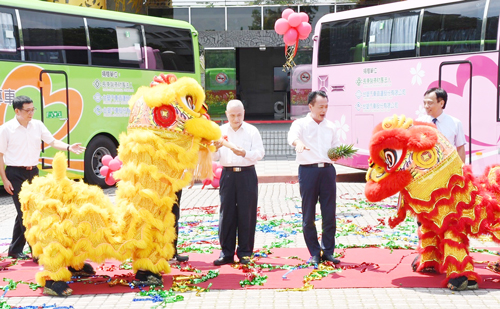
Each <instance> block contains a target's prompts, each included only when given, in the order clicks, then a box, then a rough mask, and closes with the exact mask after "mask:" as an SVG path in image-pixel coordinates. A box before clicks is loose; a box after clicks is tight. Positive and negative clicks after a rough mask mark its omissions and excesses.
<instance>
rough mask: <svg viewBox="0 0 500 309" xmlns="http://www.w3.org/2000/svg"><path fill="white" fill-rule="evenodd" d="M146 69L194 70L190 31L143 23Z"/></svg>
mask: <svg viewBox="0 0 500 309" xmlns="http://www.w3.org/2000/svg"><path fill="white" fill-rule="evenodd" d="M144 31H145V32H146V49H147V50H148V51H150V50H151V51H152V52H153V54H154V55H153V57H150V56H149V54H148V62H149V63H148V69H150V70H166V71H180V72H194V52H193V39H192V37H191V31H190V30H188V29H179V28H170V27H160V26H152V25H144Z"/></svg>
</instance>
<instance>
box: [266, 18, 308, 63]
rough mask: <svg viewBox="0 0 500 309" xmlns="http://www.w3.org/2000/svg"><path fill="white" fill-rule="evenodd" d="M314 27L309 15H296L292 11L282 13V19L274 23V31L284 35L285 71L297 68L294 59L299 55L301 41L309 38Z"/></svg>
mask: <svg viewBox="0 0 500 309" xmlns="http://www.w3.org/2000/svg"><path fill="white" fill-rule="evenodd" d="M311 30H312V27H311V24H309V15H307V14H306V13H304V12H300V13H296V12H295V11H294V10H292V9H286V10H284V11H283V12H282V13H281V18H280V19H278V20H276V22H275V23H274V31H276V33H277V34H279V35H283V41H284V42H285V57H286V62H285V64H284V65H283V71H285V70H290V69H291V68H292V67H294V66H295V62H294V61H293V58H294V57H295V55H296V54H297V48H298V45H299V40H305V39H307V38H308V37H309V34H310V33H311Z"/></svg>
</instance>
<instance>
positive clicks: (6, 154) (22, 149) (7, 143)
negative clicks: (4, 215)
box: [0, 96, 85, 260]
mask: <svg viewBox="0 0 500 309" xmlns="http://www.w3.org/2000/svg"><path fill="white" fill-rule="evenodd" d="M12 107H13V108H14V112H15V113H16V116H15V117H14V118H13V119H11V120H9V121H7V122H6V123H4V124H3V125H2V126H1V127H0V176H1V177H2V181H3V187H4V189H5V191H7V193H9V194H10V195H12V198H13V200H14V205H15V207H16V210H17V217H16V221H15V223H14V231H13V233H12V242H11V244H10V246H9V253H8V254H9V256H11V257H13V258H15V259H23V260H26V259H28V258H29V257H28V256H27V255H26V254H24V253H23V249H24V245H25V244H26V238H25V237H24V232H25V231H26V228H25V227H24V225H23V212H22V210H21V203H20V202H19V192H20V191H21V185H22V184H23V182H25V181H26V180H28V181H31V180H32V179H33V178H34V177H35V176H37V175H38V167H37V165H38V160H39V159H40V151H41V150H42V149H41V141H42V140H43V141H44V142H45V143H47V144H49V145H50V146H51V147H53V148H55V149H57V150H61V151H71V152H73V153H75V154H80V153H82V152H83V151H84V150H85V147H82V146H81V144H80V143H76V144H72V145H68V144H66V143H65V142H62V141H59V140H56V139H55V138H54V137H53V136H52V134H51V133H50V132H49V130H48V129H47V127H46V126H45V125H44V124H43V122H41V121H40V120H36V119H33V115H34V114H35V111H36V108H35V106H34V105H33V100H31V99H30V98H29V97H27V96H18V97H16V98H14V100H13V102H12ZM5 166H7V167H5Z"/></svg>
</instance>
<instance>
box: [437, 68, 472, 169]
mask: <svg viewBox="0 0 500 309" xmlns="http://www.w3.org/2000/svg"><path fill="white" fill-rule="evenodd" d="M452 66H454V67H453V70H452V71H453V72H456V70H458V66H460V70H464V68H467V69H468V73H469V97H468V98H464V99H466V100H468V104H467V108H468V115H469V118H468V119H460V120H461V121H462V123H463V124H468V128H469V131H468V132H466V127H465V126H464V131H465V132H464V133H465V135H468V136H469V141H468V144H469V145H468V149H467V148H466V149H465V151H466V153H467V151H469V155H468V156H467V155H466V156H465V163H468V164H472V143H471V142H470V141H471V140H472V62H470V61H468V60H459V61H444V62H442V63H441V64H440V65H439V87H441V84H442V78H443V68H444V67H452ZM462 73H464V72H462ZM453 74H456V73H453ZM444 80H445V81H446V80H447V79H446V78H445V79H444ZM450 80H451V79H450ZM445 90H446V89H445ZM446 107H447V109H446V110H453V109H454V108H457V107H456V105H453V104H449V105H448V104H446ZM458 108H460V107H458ZM452 114H453V113H452ZM466 147H467V146H466ZM467 161H468V162H467Z"/></svg>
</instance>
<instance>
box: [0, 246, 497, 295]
mask: <svg viewBox="0 0 500 309" xmlns="http://www.w3.org/2000/svg"><path fill="white" fill-rule="evenodd" d="M272 251H273V254H272V255H269V256H268V257H265V258H260V259H256V264H257V266H258V265H261V267H260V268H261V269H262V275H266V276H267V277H268V278H267V280H266V282H264V283H263V285H262V286H247V287H246V288H248V289H285V288H300V287H302V286H303V279H304V276H307V275H308V274H310V273H311V272H312V271H313V270H314V268H312V267H309V268H304V269H295V270H292V271H290V270H289V269H274V270H268V269H269V267H270V266H274V267H276V266H282V267H283V266H286V265H289V266H290V267H291V266H295V265H299V264H303V263H304V262H305V261H306V260H307V259H308V258H309V254H308V251H307V249H296V248H277V249H273V250H272ZM337 252H338V253H340V252H342V251H337ZM218 255H219V252H214V253H213V254H196V253H191V254H189V257H190V263H189V264H190V265H191V267H192V268H195V269H198V270H200V271H201V272H202V274H203V275H206V274H207V273H208V271H209V270H217V269H218V270H219V275H218V276H217V277H216V278H214V279H209V280H207V281H206V282H203V283H199V284H197V285H196V286H199V287H202V288H206V287H208V285H209V284H210V283H211V284H212V286H211V287H210V289H218V290H236V289H243V287H241V286H240V281H241V280H245V279H246V278H245V274H244V272H243V270H242V269H238V268H234V267H231V266H230V265H224V266H221V267H215V266H214V265H213V264H212V262H213V260H215V259H216V258H217V257H218ZM472 255H473V257H474V259H475V261H476V264H475V267H476V271H477V272H478V273H479V275H480V276H481V277H482V279H483V282H480V284H479V288H482V289H486V288H489V289H500V274H497V273H494V272H491V271H489V270H488V269H487V268H486V266H487V263H486V262H488V261H490V262H494V261H497V260H498V256H493V255H489V254H481V253H473V254H472ZM415 256H416V255H415V251H413V250H393V251H392V253H391V250H389V249H379V248H361V249H346V250H345V252H344V256H343V257H342V258H341V263H340V264H339V267H341V268H342V271H340V272H334V273H330V274H328V275H327V276H326V277H324V278H322V279H321V280H317V281H311V283H312V285H314V288H316V289H326V288H395V287H404V288H409V287H426V288H439V287H441V282H442V281H443V280H444V278H445V276H444V275H443V274H441V275H426V274H420V273H414V272H412V270H411V267H410V264H411V262H412V261H413V259H414V258H415ZM290 257H293V258H290ZM11 261H12V260H10V259H8V260H3V261H1V262H0V269H1V270H0V277H1V279H0V280H2V283H0V285H3V286H4V285H7V283H8V282H6V281H4V280H3V279H4V278H8V279H12V280H13V281H15V282H17V281H23V282H34V281H35V272H36V271H37V269H38V265H36V264H34V263H33V262H31V261H19V263H18V265H15V266H11V267H8V268H7V269H4V268H5V267H6V266H7V265H8V264H9V263H10V262H11ZM93 265H94V267H95V268H97V267H98V265H97V264H93ZM119 265H120V263H119V262H113V261H110V262H107V263H106V264H105V265H104V267H103V268H104V269H102V270H98V271H97V275H100V276H98V277H94V278H90V279H88V280H90V282H87V283H84V282H76V283H72V284H70V287H71V288H72V289H73V290H74V292H73V294H75V295H76V294H108V293H127V292H138V290H137V289H131V288H130V287H128V286H123V285H115V286H110V285H109V284H108V283H106V282H105V280H106V278H105V277H103V275H108V276H110V277H115V278H116V277H118V276H123V275H126V274H129V273H131V271H130V270H119V269H117V268H118V266H119ZM172 266H174V265H172ZM182 266H183V267H185V266H186V265H182ZM193 274H195V273H194V272H186V271H181V270H179V269H177V268H175V267H172V273H171V274H167V275H164V276H163V278H164V284H165V288H170V287H171V285H172V278H173V276H175V275H184V276H189V275H193ZM285 274H286V279H284V278H283V276H284V275H285ZM119 279H126V280H127V281H129V282H130V281H131V280H132V279H133V276H126V277H123V278H118V280H119ZM118 280H114V281H118ZM122 281H123V280H122ZM40 295H42V290H41V289H37V290H36V291H32V290H31V289H29V287H28V285H27V284H22V283H20V284H18V285H17V288H16V289H14V290H9V291H8V292H7V294H6V296H7V297H15V296H40Z"/></svg>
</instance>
